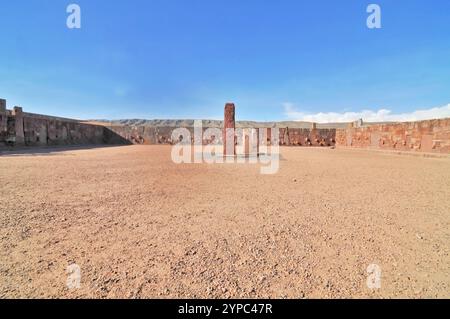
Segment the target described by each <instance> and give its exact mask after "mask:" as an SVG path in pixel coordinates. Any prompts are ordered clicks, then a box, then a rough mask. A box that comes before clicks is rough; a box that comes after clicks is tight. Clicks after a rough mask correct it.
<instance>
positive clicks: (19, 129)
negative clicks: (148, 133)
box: [0, 100, 130, 147]
mask: <svg viewBox="0 0 450 319" xmlns="http://www.w3.org/2000/svg"><path fill="white" fill-rule="evenodd" d="M91 144H130V142H129V141H127V140H126V139H124V138H122V137H121V136H120V135H118V134H116V133H115V132H113V131H111V130H110V129H108V128H107V127H105V126H102V125H93V124H88V123H82V122H80V121H76V120H71V119H64V118H59V117H52V116H46V115H40V114H32V113H25V112H23V110H22V108H21V107H17V106H15V107H14V108H13V110H7V109H6V101H5V100H0V147H7V146H9V147H13V146H55V145H91Z"/></svg>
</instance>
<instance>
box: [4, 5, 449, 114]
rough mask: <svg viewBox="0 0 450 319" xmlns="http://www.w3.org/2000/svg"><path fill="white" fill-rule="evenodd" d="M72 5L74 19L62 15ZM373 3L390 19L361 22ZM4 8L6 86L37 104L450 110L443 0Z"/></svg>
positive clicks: (197, 109)
mask: <svg viewBox="0 0 450 319" xmlns="http://www.w3.org/2000/svg"><path fill="white" fill-rule="evenodd" d="M70 3H77V4H79V5H80V7H81V21H82V22H81V23H82V28H81V29H79V30H70V29H68V28H67V27H66V18H67V16H68V14H67V13H66V7H67V5H69V4H70ZM370 3H377V4H379V5H380V6H381V9H382V28H381V29H377V30H373V29H372V30H371V29H368V28H367V26H366V19H367V17H368V15H369V14H368V13H367V12H366V8H367V6H368V5H369V4H370ZM0 14H1V19H0V39H1V50H0V97H2V98H6V99H7V100H8V106H9V107H12V106H13V105H21V106H23V107H24V109H25V111H29V112H36V113H44V114H52V115H58V116H66V117H74V118H83V119H87V118H109V119H120V118H221V117H222V114H223V106H224V104H225V102H227V101H233V102H235V103H236V105H237V107H238V109H237V116H238V118H239V119H242V120H244V119H246V120H286V119H305V118H311V119H316V120H317V119H318V120H320V119H321V115H320V114H325V115H327V116H328V117H327V116H325V118H326V119H329V120H335V119H336V118H339V117H340V116H341V117H342V116H346V114H347V115H348V114H350V116H352V115H351V114H354V116H359V115H360V114H361V112H362V111H365V112H366V113H363V114H366V115H367V114H369V115H368V116H371V115H370V114H372V115H373V114H375V119H376V116H377V115H376V114H379V113H380V110H381V111H386V112H388V114H391V115H395V116H401V115H402V114H407V115H408V114H417V113H413V112H414V111H416V110H422V109H431V108H433V107H444V106H447V107H444V108H440V109H437V108H436V109H432V110H431V111H428V113H430V112H431V113H432V115H433V114H436V117H438V116H441V115H442V114H441V113H442V112H443V115H444V116H446V113H445V112H447V111H448V112H450V106H448V104H449V103H450V20H449V14H450V1H448V0H432V1H425V0H414V1H406V0H384V1H379V0H373V1H360V0H341V1H329V0H322V1H320V0H319V1H317V0H315V1H312V0H311V1H301V0H292V1H287V0H280V1H275V0H267V1H261V0H246V1H243V0H227V1H225V0H214V1H211V0H204V1H196V0H189V1H181V0H179V1H174V0H132V1H125V0H114V1H104V0H72V1H62V0H15V1H6V0H3V1H1V2H0ZM367 112H369V113H367ZM370 112H372V113H370ZM439 112H441V113H439ZM333 114H334V115H333ZM383 114H384V113H383ZM449 116H450V113H449Z"/></svg>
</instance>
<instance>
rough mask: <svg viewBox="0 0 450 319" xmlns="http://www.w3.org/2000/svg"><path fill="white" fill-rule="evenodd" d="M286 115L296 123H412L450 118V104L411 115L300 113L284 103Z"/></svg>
mask: <svg viewBox="0 0 450 319" xmlns="http://www.w3.org/2000/svg"><path fill="white" fill-rule="evenodd" d="M283 106H284V114H285V115H286V116H287V117H288V118H289V119H290V120H294V121H306V122H316V123H339V122H353V121H357V120H358V119H363V120H364V121H365V122H411V121H421V120H432V119H439V118H447V117H449V118H450V104H448V105H446V106H442V107H434V108H431V109H426V110H416V111H413V112H410V113H398V114H396V113H393V112H392V111H391V110H388V109H380V110H378V111H373V110H363V111H360V112H342V113H338V112H328V113H323V112H320V113H305V112H301V111H298V109H297V108H296V107H295V106H294V104H292V103H284V104H283Z"/></svg>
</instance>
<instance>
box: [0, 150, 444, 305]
mask: <svg viewBox="0 0 450 319" xmlns="http://www.w3.org/2000/svg"><path fill="white" fill-rule="evenodd" d="M170 151H171V148H170V147H169V146H124V147H107V148H96V149H86V150H80V149H78V150H76V149H68V150H65V151H62V150H58V151H54V152H51V151H48V150H29V151H25V152H21V153H19V154H16V155H13V154H7V155H3V156H0V181H1V188H0V191H1V196H0V243H1V250H0V297H2V298H7V297H14V298H15V297H20V298H29V297H31V298H38V297H39V298H40V297H44V298H85V297H88V298H116V297H119V298H147V297H151V298H176V297H183V298H184V297H186V298H194V297H200V298H219V297H223V298H228V297H236V298H244V297H245V298H247V297H249V298H257V297H269V298H330V297H331V298H343V297H350V298H361V297H374V298H379V297H389V298H390V297H394V298H396V297H408V298H428V297H431V298H434V297H444V298H449V297H450V294H449V291H450V256H449V252H450V160H449V159H445V158H422V157H411V156H398V155H389V154H382V153H375V152H368V151H355V150H342V149H336V150H332V149H313V148H282V161H281V163H280V165H281V166H280V170H279V172H278V173H277V174H275V175H261V174H260V173H259V166H258V165H250V164H223V165H207V164H182V165H176V164H174V163H172V162H171V160H170ZM71 264H77V265H79V267H80V270H81V286H80V288H79V289H69V288H68V287H67V285H66V281H67V277H68V274H67V273H66V271H67V267H68V266H69V265H71ZM370 264H377V265H378V266H379V267H380V269H381V271H382V276H381V288H380V289H369V288H368V287H367V284H366V281H367V276H368V273H367V270H366V269H367V267H368V266H369V265H370Z"/></svg>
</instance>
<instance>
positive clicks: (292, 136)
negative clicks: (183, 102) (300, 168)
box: [108, 125, 336, 146]
mask: <svg viewBox="0 0 450 319" xmlns="http://www.w3.org/2000/svg"><path fill="white" fill-rule="evenodd" d="M108 128H109V129H110V130H112V131H114V132H115V133H117V134H118V135H120V136H122V137H123V138H125V139H127V140H129V141H131V142H132V143H133V144H147V145H151V144H174V143H177V142H178V141H172V139H171V137H172V131H173V130H174V129H176V127H170V126H158V127H151V126H117V125H111V126H108ZM186 129H188V130H189V132H190V133H191V138H192V142H193V141H194V128H193V127H186ZM206 129H207V128H206V127H203V132H204V131H205V130H206ZM239 129H241V128H237V130H239ZM242 129H243V130H246V129H245V128H242ZM274 129H278V130H279V139H280V145H282V146H334V145H335V142H336V140H335V139H336V129H316V128H312V129H298V128H295V129H290V128H261V130H265V132H263V133H262V134H263V135H264V136H266V137H267V138H266V141H261V142H262V143H263V144H268V145H270V144H272V141H271V130H274ZM247 130H248V129H247ZM218 138H219V139H220V142H221V143H222V137H221V136H218ZM210 142H211V141H208V140H206V139H203V144H209V143H210Z"/></svg>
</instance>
